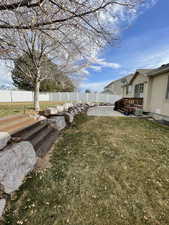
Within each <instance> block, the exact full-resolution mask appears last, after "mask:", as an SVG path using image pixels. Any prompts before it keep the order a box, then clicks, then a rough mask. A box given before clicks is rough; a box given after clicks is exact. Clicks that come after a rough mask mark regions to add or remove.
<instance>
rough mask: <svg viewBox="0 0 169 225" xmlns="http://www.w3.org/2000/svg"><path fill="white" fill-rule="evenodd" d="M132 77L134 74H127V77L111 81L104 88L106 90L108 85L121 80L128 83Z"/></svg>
mask: <svg viewBox="0 0 169 225" xmlns="http://www.w3.org/2000/svg"><path fill="white" fill-rule="evenodd" d="M133 75H134V74H129V75H127V76H125V77H121V78H119V79H117V80H113V81H112V82H110V83H109V84H108V85H107V86H106V87H105V88H108V87H109V86H110V85H112V84H113V83H115V82H118V81H120V80H121V81H122V80H127V82H129V81H130V80H131V79H132V77H133Z"/></svg>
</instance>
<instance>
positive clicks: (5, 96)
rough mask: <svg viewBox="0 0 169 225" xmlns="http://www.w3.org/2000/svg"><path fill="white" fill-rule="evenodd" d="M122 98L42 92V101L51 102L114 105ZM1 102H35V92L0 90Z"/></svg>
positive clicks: (90, 94)
mask: <svg viewBox="0 0 169 225" xmlns="http://www.w3.org/2000/svg"><path fill="white" fill-rule="evenodd" d="M121 97H122V96H119V95H110V94H101V93H80V92H50V93H49V92H45V93H44V92H43V93H42V92H41V93H40V96H39V99H40V101H51V102H105V103H114V102H115V101H117V100H119V99H120V98H121ZM0 102H33V92H31V91H13V90H0Z"/></svg>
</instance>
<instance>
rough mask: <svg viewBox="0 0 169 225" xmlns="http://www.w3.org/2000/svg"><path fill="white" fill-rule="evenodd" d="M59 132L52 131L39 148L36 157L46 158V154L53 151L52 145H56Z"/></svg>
mask: <svg viewBox="0 0 169 225" xmlns="http://www.w3.org/2000/svg"><path fill="white" fill-rule="evenodd" d="M58 136H59V132H58V131H57V130H53V131H51V132H50V133H49V134H48V135H47V136H46V137H45V138H44V139H43V140H42V141H41V142H40V143H39V146H37V149H36V155H37V156H38V157H44V156H45V155H46V153H47V152H48V151H49V150H50V149H51V147H52V145H53V144H54V143H55V141H56V139H57V137H58Z"/></svg>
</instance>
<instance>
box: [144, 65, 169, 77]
mask: <svg viewBox="0 0 169 225" xmlns="http://www.w3.org/2000/svg"><path fill="white" fill-rule="evenodd" d="M167 72H169V67H168V68H165V69H161V70H158V71H154V72H153V70H152V72H150V73H148V74H147V76H148V77H153V76H157V75H160V74H162V73H167Z"/></svg>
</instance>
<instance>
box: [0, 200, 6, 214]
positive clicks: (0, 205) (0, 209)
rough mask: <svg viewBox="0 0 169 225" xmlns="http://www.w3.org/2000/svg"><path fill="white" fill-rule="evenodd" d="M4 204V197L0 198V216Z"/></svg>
mask: <svg viewBox="0 0 169 225" xmlns="http://www.w3.org/2000/svg"><path fill="white" fill-rule="evenodd" d="M5 205H6V200H5V199H0V217H1V216H2V214H3V212H4V209H5Z"/></svg>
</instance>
